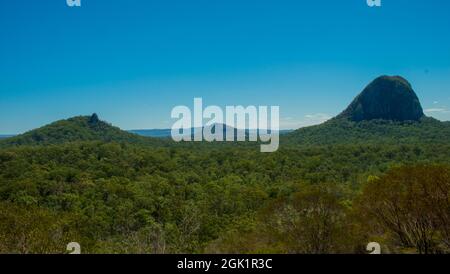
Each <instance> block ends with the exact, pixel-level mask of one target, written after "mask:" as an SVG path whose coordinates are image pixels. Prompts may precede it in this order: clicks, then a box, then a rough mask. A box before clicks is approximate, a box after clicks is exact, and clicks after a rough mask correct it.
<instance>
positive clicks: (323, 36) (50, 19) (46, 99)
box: [0, 0, 450, 134]
mask: <svg viewBox="0 0 450 274" xmlns="http://www.w3.org/2000/svg"><path fill="white" fill-rule="evenodd" d="M65 2H66V1H65V0H42V1H30V0H9V1H2V2H1V4H0V134H8V133H13V134H14V133H21V132H24V131H27V130H30V129H33V128H36V127H38V126H41V125H44V124H46V123H49V122H52V121H54V120H58V119H63V118H68V117H71V116H76V115H88V114H91V113H93V112H97V113H98V114H99V116H100V117H101V118H102V119H104V120H107V121H109V122H111V123H113V124H114V125H117V126H119V127H121V128H123V129H136V128H167V127H170V126H171V123H172V121H171V119H170V111H171V109H172V107H174V106H176V105H189V106H192V104H193V98H194V97H203V99H204V103H205V104H207V105H221V106H224V105H279V106H280V111H281V114H280V115H281V125H282V127H283V128H294V127H299V126H303V125H308V124H312V123H317V122H320V121H322V120H324V119H326V118H327V117H330V116H334V115H336V114H338V113H339V112H340V111H341V110H343V109H344V108H345V107H346V105H347V104H348V103H349V102H350V101H351V100H352V99H353V97H354V96H355V95H357V93H359V92H360V91H361V90H362V89H363V88H364V86H365V85H366V84H367V83H368V82H370V81H371V80H372V79H373V78H375V77H376V76H378V75H381V74H390V75H391V74H394V75H402V76H404V77H406V78H408V79H409V80H410V82H411V83H412V84H413V86H414V88H415V90H416V92H417V93H418V95H419V97H420V99H421V101H422V104H423V106H424V108H425V109H427V113H428V115H432V116H434V117H437V118H439V119H441V120H450V1H446V0H414V1H412V0H383V6H382V7H381V8H369V7H368V6H367V5H366V1H365V0H335V1H332V0H311V1H302V0H158V1H156V0H145V1H144V0H82V7H80V8H69V7H67V6H66V4H65Z"/></svg>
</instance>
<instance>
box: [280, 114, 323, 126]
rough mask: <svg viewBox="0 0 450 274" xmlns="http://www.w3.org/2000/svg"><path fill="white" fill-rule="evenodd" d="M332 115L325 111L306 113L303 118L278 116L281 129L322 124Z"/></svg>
mask: <svg viewBox="0 0 450 274" xmlns="http://www.w3.org/2000/svg"><path fill="white" fill-rule="evenodd" d="M331 118H332V116H331V115H328V114H325V113H315V114H307V115H305V116H304V117H303V118H300V119H295V118H293V117H282V118H280V128H282V129H298V128H302V127H308V126H313V125H318V124H322V123H323V122H326V121H327V120H329V119H331Z"/></svg>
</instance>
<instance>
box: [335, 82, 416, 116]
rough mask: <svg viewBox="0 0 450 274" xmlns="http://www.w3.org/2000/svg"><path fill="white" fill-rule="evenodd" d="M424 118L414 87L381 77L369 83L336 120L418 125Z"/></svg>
mask: <svg viewBox="0 0 450 274" xmlns="http://www.w3.org/2000/svg"><path fill="white" fill-rule="evenodd" d="M423 116H424V113H423V109H422V106H421V105H420V102H419V98H418V97H417V95H416V93H415V92H414V90H413V89H412V87H411V84H410V83H409V82H408V81H407V80H406V79H404V78H402V77H400V76H381V77H379V78H377V79H375V80H374V81H373V82H372V83H370V84H369V85H368V86H367V87H366V88H365V89H364V90H363V92H361V94H359V95H358V96H357V97H356V98H355V99H354V100H353V102H352V103H351V104H350V105H349V106H348V108H347V109H346V110H345V111H344V112H342V113H341V114H340V115H339V116H338V117H337V118H347V119H350V120H352V121H356V122H359V121H364V120H374V119H383V120H393V121H417V120H419V119H420V118H422V117H423Z"/></svg>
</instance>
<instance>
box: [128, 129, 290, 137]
mask: <svg viewBox="0 0 450 274" xmlns="http://www.w3.org/2000/svg"><path fill="white" fill-rule="evenodd" d="M228 128H230V127H228ZM224 129H225V127H224ZM190 131H191V132H192V133H193V129H191V130H190ZM250 131H255V130H250ZM292 131H294V130H291V129H286V130H280V135H283V134H287V133H290V132H292ZM128 132H130V133H134V134H137V135H141V136H145V137H154V138H167V137H171V129H134V130H129V131H128ZM224 133H225V131H224ZM246 133H247V134H248V133H249V130H246Z"/></svg>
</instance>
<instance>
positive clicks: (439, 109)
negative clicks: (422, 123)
mask: <svg viewBox="0 0 450 274" xmlns="http://www.w3.org/2000/svg"><path fill="white" fill-rule="evenodd" d="M424 112H425V113H450V110H448V109H445V108H427V109H425V110H424Z"/></svg>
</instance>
